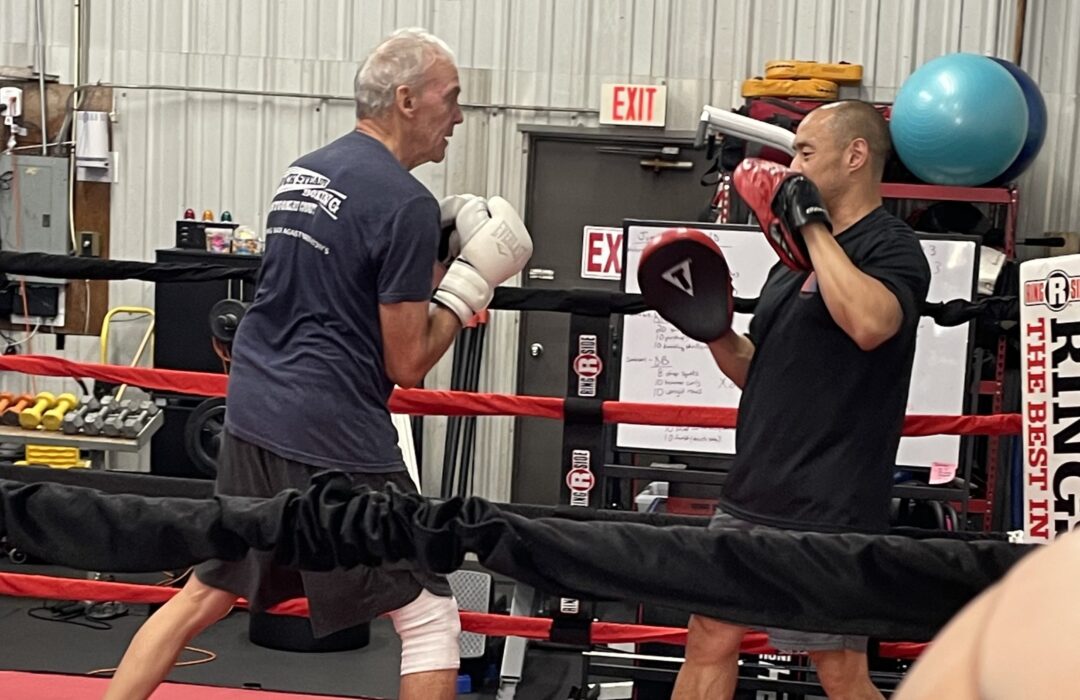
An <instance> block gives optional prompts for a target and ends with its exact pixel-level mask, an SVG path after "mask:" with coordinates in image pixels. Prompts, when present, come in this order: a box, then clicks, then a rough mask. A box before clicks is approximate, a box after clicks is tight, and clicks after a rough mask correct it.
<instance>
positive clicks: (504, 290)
mask: <svg viewBox="0 0 1080 700" xmlns="http://www.w3.org/2000/svg"><path fill="white" fill-rule="evenodd" d="M0 272H9V273H12V274H19V275H34V276H37V277H55V278H58V279H91V280H94V279H99V280H100V279H104V280H122V279H138V280H144V281H147V282H205V281H208V280H223V279H242V280H245V281H248V282H253V281H255V280H256V278H257V276H258V270H257V269H253V268H249V267H236V266H231V265H214V264H211V265H204V264H201V263H200V264H191V263H146V262H133V261H128V260H99V259H96V258H80V257H75V256H71V255H50V254H47V253H11V252H6V251H0ZM755 306H757V299H756V298H754V299H744V298H739V297H736V298H735V299H734V308H735V313H741V314H751V313H753V312H754V308H755ZM490 308H492V309H502V310H506V311H554V312H561V313H576V314H580V315H582V316H610V315H612V314H639V313H642V312H643V311H646V310H647V309H646V306H645V302H643V301H642V299H641V295H640V294H623V293H620V292H609V291H605V290H600V289H567V290H559V289H521V288H517V287H498V288H497V289H496V290H495V297H494V298H493V299H492V302H491V306H490ZM922 315H923V316H929V317H930V318H933V319H934V321H935V322H936V323H937V324H938V325H939V326H958V325H960V324H962V323H967V322H968V321H972V320H975V319H980V318H981V319H985V320H987V321H990V322H1001V321H1017V320H1019V317H1020V303H1019V299H1018V298H1017V297H1015V296H1011V297H986V298H984V299H980V300H979V301H977V302H970V301H964V300H963V299H954V300H952V301H947V302H928V303H926V304H924V305H923V308H922Z"/></svg>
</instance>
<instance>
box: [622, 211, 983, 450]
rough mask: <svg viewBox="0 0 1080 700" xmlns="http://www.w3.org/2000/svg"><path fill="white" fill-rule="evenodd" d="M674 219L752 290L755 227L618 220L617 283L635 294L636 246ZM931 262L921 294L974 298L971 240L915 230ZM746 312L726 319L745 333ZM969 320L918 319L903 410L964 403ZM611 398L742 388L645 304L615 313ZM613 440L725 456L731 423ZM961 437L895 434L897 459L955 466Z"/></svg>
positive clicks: (705, 399) (726, 401) (757, 241)
mask: <svg viewBox="0 0 1080 700" xmlns="http://www.w3.org/2000/svg"><path fill="white" fill-rule="evenodd" d="M676 226H687V227H691V228H696V229H698V230H700V231H703V232H704V233H705V234H707V235H708V236H709V237H710V238H712V239H713V240H714V241H716V243H717V244H718V245H719V246H720V248H721V249H722V250H723V251H724V256H725V257H726V258H727V261H728V265H729V267H730V268H731V270H732V287H733V288H734V291H735V296H737V297H742V298H754V297H757V296H758V295H759V294H760V292H761V288H762V286H764V284H765V278H766V276H767V275H768V272H769V269H770V268H771V267H772V266H773V265H774V264H775V263H776V261H777V258H776V253H775V252H773V249H772V247H771V246H770V245H769V243H768V241H766V240H765V237H764V236H763V235H762V234H761V231H760V229H758V228H757V227H756V226H740V225H725V224H702V223H678V222H654V221H649V222H646V221H626V222H625V223H624V245H625V250H624V253H623V262H624V264H623V274H624V278H623V288H624V290H625V291H626V292H629V293H638V292H639V291H640V290H639V288H638V285H637V268H638V263H639V261H640V259H641V251H642V249H643V248H644V247H645V244H646V243H647V242H648V241H649V239H651V238H652V237H653V236H656V235H658V234H660V233H661V232H663V231H666V230H669V229H671V228H673V227H676ZM920 242H921V244H922V247H923V252H924V253H925V254H926V256H927V261H928V262H929V263H930V272H931V282H930V290H929V293H928V295H927V300H928V301H948V300H951V299H964V300H968V301H970V300H971V299H972V298H973V295H974V291H975V284H976V272H977V267H978V264H977V263H978V253H979V251H978V244H977V242H976V241H975V239H973V238H963V237H958V236H953V237H950V236H944V237H943V236H941V234H920ZM749 325H750V315H749V314H735V316H734V319H733V321H732V326H733V328H734V329H735V331H736V332H737V333H745V332H746V331H747V329H748V327H749ZM970 339H971V330H970V328H969V324H963V325H960V326H954V327H951V328H946V327H941V326H938V325H937V324H936V323H934V321H933V319H931V318H929V317H923V318H922V319H921V320H920V321H919V326H918V335H917V340H916V347H915V360H914V364H913V367H912V381H911V390H910V393H909V397H908V406H907V412H908V413H909V414H912V413H928V414H946V415H956V414H962V413H964V412H965V408H966V405H967V401H968V392H967V368H968V358H969V345H970ZM619 369H620V371H619V400H620V401H632V402H642V403H663V404H672V405H683V406H702V405H704V406H721V407H729V408H737V407H738V405H739V398H740V396H741V393H742V392H741V390H740V389H739V388H738V387H737V386H735V384H734V383H733V382H731V380H729V379H728V378H727V377H725V376H724V375H723V373H722V372H720V370H719V368H717V366H716V363H715V362H714V361H713V359H712V355H711V354H710V353H709V350H708V347H707V346H705V345H704V344H703V343H699V342H697V341H694V340H691V339H689V338H687V337H686V336H684V335H683V334H682V333H680V332H679V331H678V330H676V329H675V327H674V326H672V325H671V324H669V323H667V322H666V321H664V320H663V319H661V318H660V317H659V316H658V315H657V314H656V313H655V312H653V311H647V312H645V313H641V314H636V315H627V316H624V317H623V332H622V344H621V353H620V357H619ZM615 440H616V446H617V448H619V449H628V450H634V449H638V450H652V451H660V452H690V453H710V454H718V455H732V454H734V453H735V430H734V429H733V428H682V427H669V426H653V425H629V424H620V425H619V426H618V428H617V430H616V438H615ZM959 460H960V437H959V436H956V435H934V436H927V437H917V438H903V439H901V441H900V447H899V450H898V453H897V464H898V465H902V466H927V467H928V466H930V465H931V464H932V463H933V462H944V463H947V464H959Z"/></svg>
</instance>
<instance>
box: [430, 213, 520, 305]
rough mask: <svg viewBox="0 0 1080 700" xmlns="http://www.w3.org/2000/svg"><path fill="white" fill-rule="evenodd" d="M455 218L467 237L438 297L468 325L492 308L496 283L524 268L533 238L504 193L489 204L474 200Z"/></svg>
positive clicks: (444, 278)
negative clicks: (481, 311)
mask: <svg viewBox="0 0 1080 700" xmlns="http://www.w3.org/2000/svg"><path fill="white" fill-rule="evenodd" d="M481 203H483V202H482V200H481ZM456 223H457V227H458V231H459V232H460V234H461V238H462V240H463V241H465V242H464V243H463V244H462V248H461V254H460V255H458V257H457V259H456V260H454V262H453V263H452V264H451V265H450V268H449V269H448V270H447V271H446V275H445V276H444V277H443V279H442V283H441V284H439V288H438V289H436V290H435V301H436V302H437V303H439V304H441V305H442V306H445V307H446V308H448V309H450V310H451V311H453V312H454V313H455V314H457V317H458V318H459V319H461V323H462V325H464V324H466V323H468V322H469V320H470V319H472V317H473V316H475V315H476V313H477V312H478V311H480V310H482V309H485V308H487V305H488V304H489V303H491V297H492V295H493V294H494V289H495V287H497V286H499V285H500V284H502V283H503V282H505V281H506V280H508V279H510V278H511V277H513V276H514V275H516V274H517V273H519V272H521V270H522V269H523V268H524V267H525V265H526V263H528V262H529V258H530V257H532V250H533V244H532V238H531V237H530V236H529V232H528V230H526V228H525V224H524V223H523V222H522V220H521V217H520V216H518V213H517V212H516V211H514V208H513V207H512V206H510V203H509V202H507V201H506V200H505V199H503V198H502V197H492V198H491V199H489V200H488V201H487V202H486V206H481V205H480V204H477V203H475V202H469V203H468V206H464V207H462V208H461V210H460V211H459V212H458V216H457V219H456Z"/></svg>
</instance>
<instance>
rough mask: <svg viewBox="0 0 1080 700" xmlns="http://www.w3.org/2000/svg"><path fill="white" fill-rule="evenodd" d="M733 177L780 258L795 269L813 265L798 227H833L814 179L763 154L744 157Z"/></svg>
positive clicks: (811, 267) (808, 267) (807, 268)
mask: <svg viewBox="0 0 1080 700" xmlns="http://www.w3.org/2000/svg"><path fill="white" fill-rule="evenodd" d="M732 179H733V181H734V183H735V189H736V191H738V193H739V196H740V197H742V199H743V201H745V202H746V204H747V206H749V207H750V208H751V209H752V210H753V211H754V216H756V217H757V220H758V223H759V224H760V225H761V230H762V231H764V232H765V238H767V239H768V241H769V243H770V244H772V247H773V249H774V250H775V251H776V254H777V255H778V256H779V257H780V261H781V262H782V263H784V264H785V265H787V266H788V267H790V268H791V269H793V270H811V269H813V264H812V263H811V261H810V252H809V251H808V250H807V249H806V241H805V240H803V237H802V232H801V231H800V230H799V229H800V228H801V227H802V226H805V225H806V224H810V223H820V224H824V225H825V227H826V228H827V229H829V230H830V231H832V221H831V220H830V219H829V212H828V210H827V209H826V208H825V204H824V202H823V201H822V199H821V193H820V192H818V188H817V187H816V186H815V185H814V183H812V182H810V180H809V179H807V178H806V177H805V176H804V175H800V174H799V173H797V172H795V171H794V170H792V169H791V168H787V167H785V166H783V165H780V164H779V163H773V162H772V161H768V160H762V159H760V158H745V159H743V161H742V162H741V163H739V166H738V167H737V168H735V175H734V177H733V178H732Z"/></svg>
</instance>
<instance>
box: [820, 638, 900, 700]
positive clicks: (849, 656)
mask: <svg viewBox="0 0 1080 700" xmlns="http://www.w3.org/2000/svg"><path fill="white" fill-rule="evenodd" d="M810 658H811V659H813V660H814V666H816V667H817V673H818V680H820V681H821V686H822V687H823V688H825V692H826V694H828V696H829V699H830V700H883V696H882V695H881V692H880V691H878V689H877V688H875V687H874V684H873V683H872V682H870V668H869V666H868V665H867V661H866V654H865V653H864V652H861V651H849V650H847V649H837V650H836V651H812V652H810Z"/></svg>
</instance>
